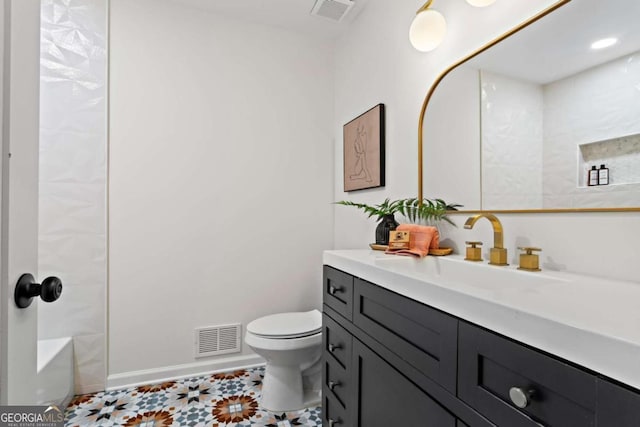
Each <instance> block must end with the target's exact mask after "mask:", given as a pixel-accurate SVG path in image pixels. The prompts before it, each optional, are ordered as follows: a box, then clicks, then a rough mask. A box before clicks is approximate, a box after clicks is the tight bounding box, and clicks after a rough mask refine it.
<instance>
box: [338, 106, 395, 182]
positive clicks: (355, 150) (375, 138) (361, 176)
mask: <svg viewBox="0 0 640 427" xmlns="http://www.w3.org/2000/svg"><path fill="white" fill-rule="evenodd" d="M342 130H343V131H342V138H343V150H344V153H343V154H344V156H343V159H344V161H343V171H344V175H343V176H344V191H346V192H348V191H357V190H364V189H367V188H376V187H384V185H385V183H384V181H385V170H384V169H385V113H384V104H378V105H376V106H375V107H373V108H371V109H369V110H367V111H365V112H364V113H362V114H361V115H359V116H358V117H356V118H354V119H353V120H351V121H349V122H348V123H346V124H345V125H344V126H343V128H342Z"/></svg>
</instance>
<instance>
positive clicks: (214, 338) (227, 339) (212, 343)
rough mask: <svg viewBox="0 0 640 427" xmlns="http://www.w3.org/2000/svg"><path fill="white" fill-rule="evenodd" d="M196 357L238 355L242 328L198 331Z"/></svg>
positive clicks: (227, 327)
mask: <svg viewBox="0 0 640 427" xmlns="http://www.w3.org/2000/svg"><path fill="white" fill-rule="evenodd" d="M195 332H196V334H195V335H196V345H195V357H206V356H217V355H219V354H228V353H238V352H240V350H241V347H240V335H242V326H241V325H240V324H236V325H224V326H210V327H207V328H198V329H196V331H195Z"/></svg>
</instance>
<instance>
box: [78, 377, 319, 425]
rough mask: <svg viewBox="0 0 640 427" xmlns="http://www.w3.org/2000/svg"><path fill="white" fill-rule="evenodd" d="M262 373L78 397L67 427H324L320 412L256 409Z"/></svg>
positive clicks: (201, 378) (141, 387)
mask: <svg viewBox="0 0 640 427" xmlns="http://www.w3.org/2000/svg"><path fill="white" fill-rule="evenodd" d="M263 377H264V367H260V368H253V369H247V370H240V371H235V372H228V373H220V374H213V375H209V376H201V377H194V378H186V379H182V380H176V381H168V382H164V383H160V384H151V385H144V386H139V387H132V388H128V389H123V390H115V391H109V392H99V393H94V394H86V395H80V396H76V397H75V398H74V399H73V400H72V401H71V403H70V404H69V406H68V407H67V410H66V412H65V426H67V427H76V426H100V427H103V426H104V427H110V426H126V427H132V426H135V427H169V426H189V427H195V426H198V427H199V426H207V427H209V426H210V427H230V426H233V427H247V426H263V427H290V426H304V427H320V426H322V417H321V413H320V408H319V407H317V408H309V409H304V410H301V411H297V412H287V413H272V412H268V411H266V410H263V409H261V408H259V407H258V401H259V397H260V391H261V388H262V378H263Z"/></svg>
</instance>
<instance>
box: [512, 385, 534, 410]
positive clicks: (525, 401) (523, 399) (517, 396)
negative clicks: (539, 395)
mask: <svg viewBox="0 0 640 427" xmlns="http://www.w3.org/2000/svg"><path fill="white" fill-rule="evenodd" d="M534 394H535V391H534V390H528V391H527V390H523V389H521V388H520V387H511V388H510V389H509V398H510V399H511V402H513V404H514V405H516V406H517V407H518V408H520V409H524V408H526V407H527V406H529V404H530V403H531V396H533V395H534Z"/></svg>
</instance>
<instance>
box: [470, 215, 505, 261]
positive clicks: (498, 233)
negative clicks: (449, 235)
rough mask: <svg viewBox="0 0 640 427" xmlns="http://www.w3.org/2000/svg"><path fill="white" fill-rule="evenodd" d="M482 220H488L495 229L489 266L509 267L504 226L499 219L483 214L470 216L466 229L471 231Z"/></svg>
mask: <svg viewBox="0 0 640 427" xmlns="http://www.w3.org/2000/svg"><path fill="white" fill-rule="evenodd" d="M480 218H487V219H488V220H489V222H491V226H492V227H493V247H492V248H491V250H490V251H489V264H491V265H509V264H507V250H506V249H505V248H504V233H503V231H502V224H501V223H500V220H499V219H498V217H496V216H495V215H494V214H491V213H481V214H478V215H474V216H470V217H469V218H467V221H466V222H465V223H464V228H466V229H467V230H471V229H472V228H473V226H474V224H475V223H476V221H478V220H479V219H480Z"/></svg>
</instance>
